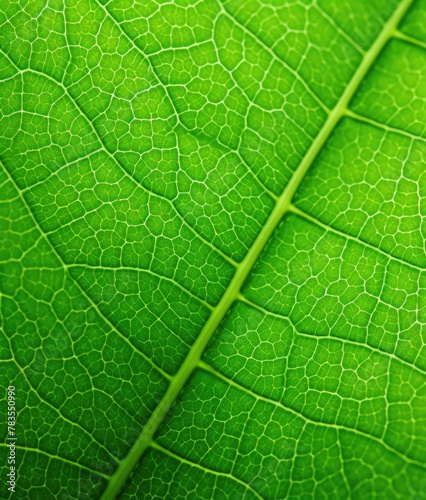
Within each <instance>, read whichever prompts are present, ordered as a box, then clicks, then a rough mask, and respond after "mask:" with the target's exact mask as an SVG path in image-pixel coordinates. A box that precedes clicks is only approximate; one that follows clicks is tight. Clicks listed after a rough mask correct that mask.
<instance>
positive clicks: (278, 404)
mask: <svg viewBox="0 0 426 500" xmlns="http://www.w3.org/2000/svg"><path fill="white" fill-rule="evenodd" d="M199 366H200V368H201V369H203V370H204V371H206V372H208V373H210V374H212V375H213V376H215V377H216V378H218V379H220V380H222V381H223V382H225V383H226V384H228V385H229V386H233V387H235V389H238V390H240V391H243V392H245V393H246V394H248V395H250V396H252V397H253V398H255V399H256V400H259V401H264V402H265V403H269V404H272V405H274V406H275V407H277V408H281V409H282V410H284V411H286V412H289V413H291V414H293V415H295V416H296V417H299V418H301V419H302V420H304V421H305V422H308V423H310V424H314V425H318V426H322V427H330V428H332V429H341V430H344V431H346V432H349V433H352V434H357V435H358V436H362V437H364V438H367V439H371V440H372V441H375V442H376V443H378V444H380V445H381V446H383V447H384V448H386V449H387V450H388V451H389V452H390V453H392V454H394V455H397V456H398V457H399V458H401V459H402V460H404V462H408V463H411V464H415V465H417V466H420V467H422V468H426V465H425V464H424V463H423V462H421V461H420V460H416V459H414V458H410V457H407V456H406V455H404V453H402V452H401V451H399V450H398V449H397V448H394V447H393V446H390V445H389V444H388V443H386V441H383V440H382V439H381V438H378V437H377V436H374V435H373V434H369V433H368V432H364V431H361V430H360V429H356V428H353V427H347V426H345V425H341V424H333V423H330V422H322V421H321V420H315V419H313V418H312V417H308V416H307V415H305V414H304V413H302V412H301V411H297V410H295V409H293V408H292V407H291V406H286V405H284V404H283V403H281V402H279V401H275V399H271V398H269V397H266V396H262V395H261V394H258V393H257V392H255V391H253V390H252V389H249V388H248V387H245V386H243V385H241V384H239V383H238V382H235V380H232V379H230V378H228V377H225V375H223V374H222V373H220V372H219V371H217V370H215V369H214V368H213V367H212V366H210V365H208V364H207V363H205V362H204V361H200V363H199Z"/></svg>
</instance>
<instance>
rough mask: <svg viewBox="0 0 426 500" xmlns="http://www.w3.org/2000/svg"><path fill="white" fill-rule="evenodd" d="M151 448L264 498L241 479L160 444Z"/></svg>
mask: <svg viewBox="0 0 426 500" xmlns="http://www.w3.org/2000/svg"><path fill="white" fill-rule="evenodd" d="M150 447H151V448H153V449H154V450H157V451H159V452H161V453H163V454H164V455H167V456H169V457H170V458H174V459H175V460H178V461H179V462H182V463H184V464H187V465H189V466H190V467H196V468H197V469H200V470H202V471H203V472H207V473H208V474H214V475H215V476H220V477H228V478H229V479H231V480H232V481H235V482H236V483H238V484H240V485H241V486H243V487H244V488H245V489H247V490H249V491H250V492H251V493H253V495H255V497H256V498H259V499H260V500H263V497H261V496H260V495H259V493H257V491H255V490H254V489H253V488H252V487H251V486H250V485H248V484H247V483H245V482H244V481H241V479H238V478H237V477H235V476H233V475H232V474H227V473H226V472H219V471H216V470H213V469H208V468H207V467H205V466H204V465H201V464H197V463H195V462H191V461H190V460H188V459H186V458H183V457H181V456H180V455H176V454H175V453H173V452H172V451H170V450H168V449H167V448H164V447H163V446H161V445H160V444H158V443H157V442H155V441H152V442H151V445H150Z"/></svg>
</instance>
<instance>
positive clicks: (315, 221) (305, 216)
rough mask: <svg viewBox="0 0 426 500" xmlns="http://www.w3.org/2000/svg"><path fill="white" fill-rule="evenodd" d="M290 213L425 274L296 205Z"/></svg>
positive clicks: (408, 263) (420, 269)
mask: <svg viewBox="0 0 426 500" xmlns="http://www.w3.org/2000/svg"><path fill="white" fill-rule="evenodd" d="M289 211H291V212H292V213H293V214H295V215H297V216H298V217H301V218H302V219H305V220H306V221H309V222H310V223H311V224H314V225H315V226H317V227H320V228H321V229H324V230H325V231H326V232H330V233H334V234H337V235H338V236H341V237H343V238H345V239H346V240H351V241H354V242H355V243H358V244H359V245H362V246H363V247H367V248H369V249H370V250H373V251H374V252H376V253H379V254H381V255H383V256H385V257H386V258H387V259H389V260H393V261H394V262H398V264H401V265H403V266H407V267H411V269H415V270H416V271H420V272H423V271H424V270H425V269H424V268H423V267H420V266H417V265H416V264H413V263H412V262H409V261H407V260H404V259H401V258H399V257H396V256H395V255H392V254H391V253H388V252H386V251H385V250H382V249H381V248H380V247H376V246H374V245H372V244H371V243H368V242H367V241H364V240H363V239H361V238H360V237H359V236H352V235H350V234H347V233H345V232H343V231H340V230H339V229H337V228H335V227H334V226H333V225H332V223H330V225H327V224H324V222H321V221H320V220H319V219H316V218H315V217H313V216H312V215H309V214H307V213H306V212H304V211H303V210H301V209H300V208H297V207H295V206H294V205H291V206H290V207H289Z"/></svg>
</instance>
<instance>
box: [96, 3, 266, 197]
mask: <svg viewBox="0 0 426 500" xmlns="http://www.w3.org/2000/svg"><path fill="white" fill-rule="evenodd" d="M96 1H97V3H98V5H99V7H101V8H102V9H103V11H104V13H105V15H106V16H107V17H108V18H109V19H110V20H111V21H112V22H113V23H114V25H115V26H117V28H118V29H119V30H120V32H121V33H122V34H123V36H124V37H125V38H126V40H127V41H128V42H129V43H130V44H131V45H132V47H134V48H135V50H137V51H138V53H139V54H141V55H142V57H143V58H144V60H145V61H146V62H147V64H148V66H149V69H150V70H151V71H152V74H153V75H154V77H155V79H156V80H157V82H158V84H159V85H160V86H161V88H162V89H163V90H164V92H165V94H166V96H167V99H168V101H169V103H170V105H171V107H172V109H173V114H174V116H175V118H176V120H177V124H178V125H180V126H181V127H182V129H183V130H184V131H185V132H186V133H187V134H189V135H191V136H193V137H195V138H197V135H198V134H197V133H196V132H194V130H191V129H190V128H188V127H187V126H186V125H185V123H183V122H182V120H181V117H180V115H179V112H178V110H177V108H176V105H175V102H174V99H173V98H172V96H171V94H170V92H169V89H168V87H167V85H165V84H164V83H163V81H162V80H161V78H160V76H159V74H158V72H157V70H156V68H155V66H154V65H153V64H152V62H151V59H150V57H151V56H152V54H151V55H147V54H145V53H144V52H143V50H142V49H141V48H140V47H139V45H137V44H136V43H135V42H134V40H132V38H131V37H130V36H129V35H128V34H127V32H126V30H125V29H124V28H123V26H122V25H121V23H119V22H118V21H117V19H116V18H115V17H114V16H113V15H112V14H111V13H110V11H109V10H108V9H107V7H106V6H104V5H102V4H100V3H99V0H96ZM176 128H177V127H176ZM209 140H210V141H214V142H215V143H216V144H218V145H219V146H221V147H223V148H225V149H226V150H227V151H230V152H233V153H236V154H237V156H238V157H239V158H240V160H241V162H242V163H243V164H244V165H245V166H246V167H247V169H248V170H249V172H251V174H252V176H253V179H254V181H255V182H256V184H257V185H258V186H259V187H260V188H261V189H262V190H263V191H265V193H267V194H269V195H270V196H271V197H272V198H273V199H275V198H276V197H275V195H274V194H273V193H272V192H271V191H270V190H269V189H268V188H267V187H266V186H265V185H264V184H263V182H262V181H261V180H260V179H259V177H258V176H257V175H256V174H255V173H254V171H253V170H252V168H251V167H250V165H249V164H248V163H247V162H246V161H245V160H244V158H243V157H242V156H241V154H240V152H239V151H238V150H234V149H232V148H230V147H229V146H228V145H226V144H224V143H222V142H220V141H219V140H217V139H216V138H212V137H209Z"/></svg>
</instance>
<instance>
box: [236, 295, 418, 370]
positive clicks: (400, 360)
mask: <svg viewBox="0 0 426 500" xmlns="http://www.w3.org/2000/svg"><path fill="white" fill-rule="evenodd" d="M238 300H239V301H240V302H243V303H244V304H246V305H247V306H249V307H251V308H252V309H256V310H257V311H259V312H261V313H262V314H265V315H267V316H272V317H274V318H278V319H281V320H283V319H284V320H287V321H288V322H289V324H290V326H291V328H293V331H294V333H295V334H296V335H299V336H300V337H309V338H312V339H314V340H318V341H321V340H324V339H328V340H335V341H336V342H340V343H342V344H343V345H345V344H351V345H353V346H356V347H364V349H368V350H369V351H370V352H373V353H375V354H380V355H382V356H385V357H386V358H390V359H391V360H394V361H396V362H397V363H401V364H402V365H405V366H406V367H407V368H409V369H410V370H413V371H416V372H417V373H418V374H419V375H421V376H422V377H425V376H426V371H425V370H424V369H422V368H420V367H419V366H417V365H415V364H414V363H410V362H409V361H406V360H405V359H403V358H400V357H398V356H396V355H395V354H394V353H392V352H388V351H383V350H382V349H379V348H378V347H375V346H372V345H371V344H368V343H367V342H357V341H355V340H351V339H348V338H341V337H337V336H336V335H331V334H328V335H322V334H312V333H305V332H301V331H300V330H298V329H297V324H296V323H294V321H293V320H292V319H291V318H290V317H289V316H284V315H283V314H279V313H274V312H272V311H270V310H269V309H266V308H265V307H262V306H260V305H259V304H256V303H255V302H253V301H252V300H250V299H248V298H247V297H245V296H244V295H241V294H240V295H238Z"/></svg>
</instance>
